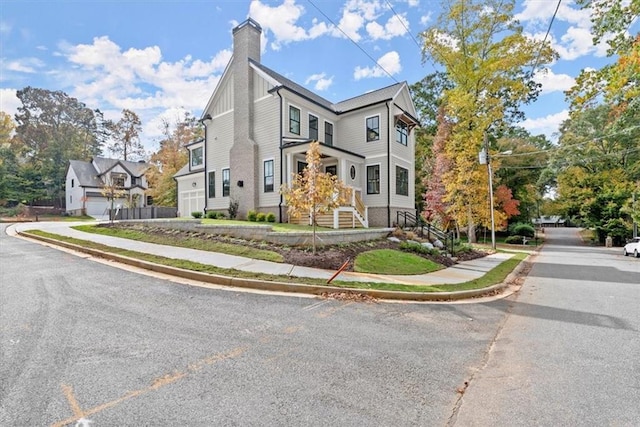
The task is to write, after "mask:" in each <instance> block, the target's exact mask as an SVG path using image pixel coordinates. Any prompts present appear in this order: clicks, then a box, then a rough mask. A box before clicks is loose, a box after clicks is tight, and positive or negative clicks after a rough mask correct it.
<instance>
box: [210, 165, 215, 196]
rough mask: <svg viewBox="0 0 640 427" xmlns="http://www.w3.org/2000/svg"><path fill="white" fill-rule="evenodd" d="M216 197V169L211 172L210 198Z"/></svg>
mask: <svg viewBox="0 0 640 427" xmlns="http://www.w3.org/2000/svg"><path fill="white" fill-rule="evenodd" d="M214 197H216V173H215V171H212V172H209V198H210V199H213V198H214Z"/></svg>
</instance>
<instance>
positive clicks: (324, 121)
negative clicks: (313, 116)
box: [318, 119, 336, 147]
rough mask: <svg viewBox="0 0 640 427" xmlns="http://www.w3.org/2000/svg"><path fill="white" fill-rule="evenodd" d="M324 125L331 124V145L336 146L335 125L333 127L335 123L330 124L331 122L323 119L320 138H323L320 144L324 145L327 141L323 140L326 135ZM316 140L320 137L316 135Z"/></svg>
mask: <svg viewBox="0 0 640 427" xmlns="http://www.w3.org/2000/svg"><path fill="white" fill-rule="evenodd" d="M325 123H329V124H331V126H332V128H333V135H332V138H333V141H331V145H332V146H334V147H335V145H336V125H335V123H334V122H332V121H331V120H325V119H323V120H322V137H323V140H322V142H323V143H326V142H327V141H326V140H325V139H326V136H327V133H326V130H325V125H324V124H325ZM318 132H319V131H318ZM318 138H320V135H318Z"/></svg>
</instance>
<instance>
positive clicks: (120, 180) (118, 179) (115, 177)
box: [111, 172, 127, 188]
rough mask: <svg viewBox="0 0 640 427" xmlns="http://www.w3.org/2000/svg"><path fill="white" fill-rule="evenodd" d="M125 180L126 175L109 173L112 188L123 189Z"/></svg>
mask: <svg viewBox="0 0 640 427" xmlns="http://www.w3.org/2000/svg"><path fill="white" fill-rule="evenodd" d="M126 180H127V174H125V173H119V172H111V185H113V186H114V187H121V188H122V187H124V184H125V182H126Z"/></svg>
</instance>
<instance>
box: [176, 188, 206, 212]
mask: <svg viewBox="0 0 640 427" xmlns="http://www.w3.org/2000/svg"><path fill="white" fill-rule="evenodd" d="M178 207H179V212H178V213H179V215H180V216H181V217H190V216H191V212H203V210H204V190H191V191H183V192H182V193H180V203H179V204H178Z"/></svg>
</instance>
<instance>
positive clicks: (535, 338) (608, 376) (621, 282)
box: [455, 228, 640, 426]
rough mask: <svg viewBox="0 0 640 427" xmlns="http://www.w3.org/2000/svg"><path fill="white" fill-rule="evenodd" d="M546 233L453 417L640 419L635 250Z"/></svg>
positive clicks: (567, 233) (571, 422)
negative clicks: (626, 254) (632, 253)
mask: <svg viewBox="0 0 640 427" xmlns="http://www.w3.org/2000/svg"><path fill="white" fill-rule="evenodd" d="M547 239H548V240H547V243H546V244H545V247H544V249H543V250H542V251H541V253H540V255H538V256H537V259H536V260H535V263H534V265H533V268H532V270H531V272H530V274H529V276H528V278H527V280H526V281H525V284H524V286H523V288H522V290H521V294H520V295H519V296H518V298H517V302H515V303H514V305H513V308H512V309H511V315H510V316H509V317H508V318H507V320H506V322H505V324H504V326H503V328H502V330H501V331H500V333H499V334H498V337H497V340H496V342H495V345H494V346H493V347H492V349H491V352H490V354H489V358H488V360H487V364H486V366H485V367H484V368H483V369H481V370H480V371H479V372H478V373H477V374H476V375H475V376H474V378H473V380H472V381H471V382H470V386H469V388H468V389H467V391H466V393H465V394H464V397H463V400H462V402H461V406H460V410H459V412H458V414H457V418H455V420H456V423H455V424H456V425H460V426H487V425H494V426H514V425H518V426H525V425H526V426H534V425H535V426H538V425H539V426H555V425H565V426H640V332H639V331H640V259H633V258H631V257H628V258H625V257H623V256H622V249H621V248H613V249H607V248H594V247H588V246H583V245H581V244H580V242H579V240H578V236H577V234H576V230H575V229H565V228H555V229H548V230H547Z"/></svg>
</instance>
